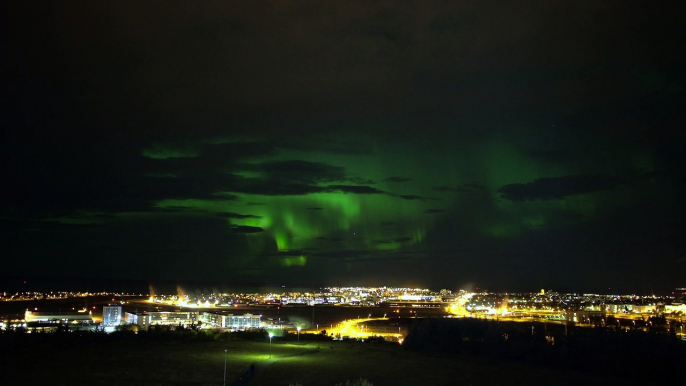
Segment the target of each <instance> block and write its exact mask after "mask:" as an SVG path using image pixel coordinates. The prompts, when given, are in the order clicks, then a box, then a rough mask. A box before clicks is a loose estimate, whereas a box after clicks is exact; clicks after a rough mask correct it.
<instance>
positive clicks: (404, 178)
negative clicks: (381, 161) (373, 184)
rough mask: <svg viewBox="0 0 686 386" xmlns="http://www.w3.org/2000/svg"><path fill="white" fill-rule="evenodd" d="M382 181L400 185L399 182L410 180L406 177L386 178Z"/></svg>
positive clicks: (410, 179)
mask: <svg viewBox="0 0 686 386" xmlns="http://www.w3.org/2000/svg"><path fill="white" fill-rule="evenodd" d="M383 181H384V182H397V183H401V182H408V181H412V178H407V177H388V178H384V179H383Z"/></svg>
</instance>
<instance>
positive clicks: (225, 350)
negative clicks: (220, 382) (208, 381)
mask: <svg viewBox="0 0 686 386" xmlns="http://www.w3.org/2000/svg"><path fill="white" fill-rule="evenodd" d="M227 351H229V350H228V349H224V386H226V352H227Z"/></svg>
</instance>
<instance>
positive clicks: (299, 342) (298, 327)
mask: <svg viewBox="0 0 686 386" xmlns="http://www.w3.org/2000/svg"><path fill="white" fill-rule="evenodd" d="M300 329H301V327H300V326H298V344H299V343H300Z"/></svg>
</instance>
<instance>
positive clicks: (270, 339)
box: [269, 332, 274, 359]
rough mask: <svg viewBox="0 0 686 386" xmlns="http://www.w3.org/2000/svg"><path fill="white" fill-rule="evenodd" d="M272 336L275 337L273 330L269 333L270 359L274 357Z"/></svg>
mask: <svg viewBox="0 0 686 386" xmlns="http://www.w3.org/2000/svg"><path fill="white" fill-rule="evenodd" d="M272 337H274V334H272V333H271V332H270V333H269V359H272Z"/></svg>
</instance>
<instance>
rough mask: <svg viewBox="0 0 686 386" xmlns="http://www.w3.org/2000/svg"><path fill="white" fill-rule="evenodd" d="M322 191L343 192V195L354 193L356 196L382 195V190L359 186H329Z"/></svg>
mask: <svg viewBox="0 0 686 386" xmlns="http://www.w3.org/2000/svg"><path fill="white" fill-rule="evenodd" d="M322 191H326V192H343V193H356V194H384V193H385V192H384V191H383V190H379V189H377V188H374V187H371V186H359V185H329V186H326V187H324V188H323V190H322Z"/></svg>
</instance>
